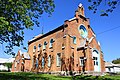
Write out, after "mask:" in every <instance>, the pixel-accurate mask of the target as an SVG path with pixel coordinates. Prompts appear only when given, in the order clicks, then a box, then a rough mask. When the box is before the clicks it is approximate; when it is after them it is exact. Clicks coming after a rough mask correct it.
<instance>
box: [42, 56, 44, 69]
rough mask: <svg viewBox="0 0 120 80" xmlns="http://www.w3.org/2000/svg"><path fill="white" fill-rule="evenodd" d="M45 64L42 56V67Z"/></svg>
mask: <svg viewBox="0 0 120 80" xmlns="http://www.w3.org/2000/svg"><path fill="white" fill-rule="evenodd" d="M44 66H45V59H44V57H42V67H44Z"/></svg>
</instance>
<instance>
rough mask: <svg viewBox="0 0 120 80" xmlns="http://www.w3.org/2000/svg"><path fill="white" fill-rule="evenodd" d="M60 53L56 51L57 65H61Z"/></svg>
mask: <svg viewBox="0 0 120 80" xmlns="http://www.w3.org/2000/svg"><path fill="white" fill-rule="evenodd" d="M60 57H61V54H60V53H58V54H57V66H58V67H59V66H60V65H61V58H60Z"/></svg>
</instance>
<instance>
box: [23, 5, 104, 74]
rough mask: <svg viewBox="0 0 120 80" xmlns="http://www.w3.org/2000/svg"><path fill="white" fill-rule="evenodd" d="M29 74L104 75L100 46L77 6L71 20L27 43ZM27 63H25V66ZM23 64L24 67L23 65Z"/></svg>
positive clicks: (82, 12) (80, 6) (86, 19)
mask: <svg viewBox="0 0 120 80" xmlns="http://www.w3.org/2000/svg"><path fill="white" fill-rule="evenodd" d="M28 53H29V55H30V64H29V70H31V71H33V72H50V73H59V72H60V73H61V72H69V71H72V72H76V73H77V72H104V70H105V65H104V59H103V53H102V51H101V48H100V43H99V42H98V41H97V40H96V35H95V33H94V31H93V30H92V28H91V27H90V24H89V19H88V18H86V17H85V15H84V8H83V6H82V4H79V6H78V9H77V10H76V11H75V16H74V17H73V18H72V19H69V20H66V21H65V22H64V24H63V25H61V26H59V27H58V28H56V29H54V30H52V31H50V32H48V33H46V34H40V35H38V36H36V37H34V38H33V39H32V40H30V41H29V42H28ZM27 64H28V63H27ZM27 64H26V65H25V66H27Z"/></svg>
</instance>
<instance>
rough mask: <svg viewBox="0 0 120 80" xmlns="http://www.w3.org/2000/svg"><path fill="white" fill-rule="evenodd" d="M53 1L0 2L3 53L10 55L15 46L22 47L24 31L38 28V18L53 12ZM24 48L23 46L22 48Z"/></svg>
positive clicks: (9, 0) (24, 0) (18, 0)
mask: <svg viewBox="0 0 120 80" xmlns="http://www.w3.org/2000/svg"><path fill="white" fill-rule="evenodd" d="M54 8H55V5H54V1H53V0H0V44H3V45H5V48H6V49H5V51H4V52H5V53H7V54H12V55H14V53H13V48H14V47H15V46H17V47H19V46H21V45H23V40H24V29H25V28H26V29H31V30H32V29H33V28H32V26H33V25H37V26H39V22H38V21H37V20H38V18H40V16H41V15H42V14H43V13H44V12H45V13H48V14H49V15H51V14H52V12H53V11H54ZM23 48H24V46H23Z"/></svg>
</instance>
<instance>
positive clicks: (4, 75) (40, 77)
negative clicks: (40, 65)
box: [0, 72, 115, 80]
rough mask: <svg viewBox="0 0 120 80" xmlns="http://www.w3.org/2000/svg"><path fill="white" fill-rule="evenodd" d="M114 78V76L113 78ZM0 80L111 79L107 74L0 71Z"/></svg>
mask: <svg viewBox="0 0 120 80" xmlns="http://www.w3.org/2000/svg"><path fill="white" fill-rule="evenodd" d="M114 79H115V78H114ZM0 80H113V79H111V78H110V77H109V76H108V77H106V76H83V75H81V76H71V77H70V76H69V77H68V76H55V75H50V74H35V73H24V72H16V73H9V72H0Z"/></svg>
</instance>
